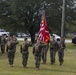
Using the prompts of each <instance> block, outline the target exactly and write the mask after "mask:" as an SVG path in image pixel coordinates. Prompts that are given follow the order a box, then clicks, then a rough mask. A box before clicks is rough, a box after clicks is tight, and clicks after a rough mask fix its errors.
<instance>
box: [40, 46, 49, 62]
mask: <svg viewBox="0 0 76 75" xmlns="http://www.w3.org/2000/svg"><path fill="white" fill-rule="evenodd" d="M47 51H48V47H47V46H45V47H43V48H42V52H41V56H42V61H43V63H46V61H47Z"/></svg>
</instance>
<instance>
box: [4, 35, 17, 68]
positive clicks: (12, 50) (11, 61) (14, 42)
mask: <svg viewBox="0 0 76 75" xmlns="http://www.w3.org/2000/svg"><path fill="white" fill-rule="evenodd" d="M9 42H11V46H10V47H9V46H8V43H9ZM17 44H18V41H17V39H16V40H14V38H13V36H12V37H10V40H8V41H7V45H6V51H7V55H8V61H9V64H10V65H11V66H12V67H13V64H14V58H15V52H16V45H17Z"/></svg>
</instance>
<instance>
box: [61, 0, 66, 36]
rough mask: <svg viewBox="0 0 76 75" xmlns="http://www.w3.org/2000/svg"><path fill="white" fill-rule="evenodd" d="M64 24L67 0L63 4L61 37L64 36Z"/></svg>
mask: <svg viewBox="0 0 76 75" xmlns="http://www.w3.org/2000/svg"><path fill="white" fill-rule="evenodd" d="M64 25H65V0H63V6H62V23H61V37H64Z"/></svg>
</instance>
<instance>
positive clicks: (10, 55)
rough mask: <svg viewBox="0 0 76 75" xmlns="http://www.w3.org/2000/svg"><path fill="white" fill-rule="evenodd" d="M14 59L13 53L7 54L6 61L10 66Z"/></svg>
mask: <svg viewBox="0 0 76 75" xmlns="http://www.w3.org/2000/svg"><path fill="white" fill-rule="evenodd" d="M14 57H15V52H11V51H10V52H8V61H9V64H10V65H13V63H14Z"/></svg>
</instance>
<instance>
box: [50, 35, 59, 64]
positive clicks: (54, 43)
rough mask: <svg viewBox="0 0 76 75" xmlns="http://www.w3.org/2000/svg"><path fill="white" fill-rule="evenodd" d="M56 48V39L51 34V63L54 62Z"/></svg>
mask: <svg viewBox="0 0 76 75" xmlns="http://www.w3.org/2000/svg"><path fill="white" fill-rule="evenodd" d="M57 50H58V44H57V41H56V40H55V37H54V36H53V38H52V40H51V41H50V59H51V64H54V63H55V56H56V52H57Z"/></svg>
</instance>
